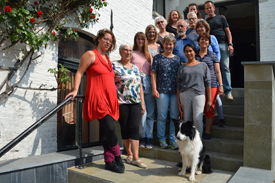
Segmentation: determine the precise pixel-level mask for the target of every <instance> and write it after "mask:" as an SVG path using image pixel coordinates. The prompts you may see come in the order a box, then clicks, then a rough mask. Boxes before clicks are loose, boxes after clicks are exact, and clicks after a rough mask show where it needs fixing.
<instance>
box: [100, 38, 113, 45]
mask: <svg viewBox="0 0 275 183" xmlns="http://www.w3.org/2000/svg"><path fill="white" fill-rule="evenodd" d="M102 39H104V41H107V42H109V43H111V44H112V43H113V41H112V40H111V39H108V38H105V37H104V38H102Z"/></svg>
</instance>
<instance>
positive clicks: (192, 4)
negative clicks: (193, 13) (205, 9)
mask: <svg viewBox="0 0 275 183" xmlns="http://www.w3.org/2000/svg"><path fill="white" fill-rule="evenodd" d="M190 6H196V9H197V17H198V19H201V13H200V11H199V7H198V5H197V4H196V3H190V4H189V5H188V9H189V7H190Z"/></svg>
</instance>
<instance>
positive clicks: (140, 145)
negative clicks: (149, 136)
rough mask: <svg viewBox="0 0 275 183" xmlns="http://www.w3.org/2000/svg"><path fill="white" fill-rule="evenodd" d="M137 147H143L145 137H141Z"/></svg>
mask: <svg viewBox="0 0 275 183" xmlns="http://www.w3.org/2000/svg"><path fill="white" fill-rule="evenodd" d="M139 147H142V148H145V138H141V139H140V141H139Z"/></svg>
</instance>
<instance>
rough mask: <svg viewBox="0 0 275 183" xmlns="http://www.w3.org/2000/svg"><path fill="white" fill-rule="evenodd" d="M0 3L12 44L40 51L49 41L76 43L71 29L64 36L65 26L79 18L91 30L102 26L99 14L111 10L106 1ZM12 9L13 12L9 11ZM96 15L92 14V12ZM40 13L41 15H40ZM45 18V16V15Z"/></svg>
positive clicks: (1, 21) (0, 18)
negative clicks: (103, 10)
mask: <svg viewBox="0 0 275 183" xmlns="http://www.w3.org/2000/svg"><path fill="white" fill-rule="evenodd" d="M35 2H36V3H34V2H33V1H27V0H0V24H4V25H5V30H4V31H3V32H4V34H2V36H7V37H8V38H10V40H11V42H12V44H15V43H17V42H20V43H25V44H27V45H29V46H31V47H33V48H34V50H39V48H40V47H41V46H42V45H44V46H45V47H46V46H47V45H48V42H49V40H53V41H58V40H60V39H64V38H65V39H66V38H69V37H70V38H72V39H73V40H76V39H77V37H78V34H77V32H76V31H73V30H71V29H67V31H66V32H65V34H61V30H63V29H64V25H65V24H68V23H70V22H72V20H71V19H70V18H76V19H77V20H78V22H79V25H80V26H81V27H83V28H87V27H88V26H89V24H94V23H96V22H98V18H97V17H99V16H100V14H98V13H96V11H97V10H99V9H100V8H102V7H105V6H107V2H105V0H40V1H39V0H38V1H35ZM7 6H9V7H10V8H11V9H12V11H10V12H9V11H6V7H7ZM91 8H92V9H93V11H90V9H91ZM39 12H40V14H39ZM41 14H42V15H41Z"/></svg>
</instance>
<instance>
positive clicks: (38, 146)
mask: <svg viewBox="0 0 275 183" xmlns="http://www.w3.org/2000/svg"><path fill="white" fill-rule="evenodd" d="M107 2H108V6H107V7H105V8H103V9H102V10H100V12H99V13H100V14H101V16H100V17H99V18H100V20H99V23H97V24H95V25H92V24H91V25H90V27H89V28H88V29H81V28H80V27H77V26H75V25H74V24H71V25H67V27H72V28H77V29H78V30H79V31H80V32H83V33H86V34H88V35H96V34H97V31H98V30H100V29H102V28H108V29H109V28H110V14H111V9H112V10H113V23H114V29H113V32H114V34H115V36H116V39H117V49H116V50H115V51H114V52H112V53H111V54H110V58H111V60H117V59H119V58H120V56H119V52H118V47H119V46H120V44H121V43H124V42H126V43H130V44H131V45H132V44H133V41H134V35H135V34H136V32H138V31H142V32H144V31H145V28H146V26H147V25H149V24H154V21H153V19H152V5H153V1H152V0H139V1H134V0H130V1H129V0H115V1H113V0H109V1H108V0H107ZM1 46H4V45H1ZM22 46H23V45H22V44H19V45H17V46H16V48H14V49H16V50H7V51H3V52H1V53H0V65H4V66H13V62H14V61H16V59H17V58H20V54H19V53H20V51H19V50H20V49H21V47H22ZM42 50H43V49H42ZM43 51H44V55H43V56H42V57H41V58H39V59H37V60H36V61H34V63H33V64H32V65H31V67H30V69H29V71H28V73H27V75H26V77H25V78H24V80H23V81H22V83H21V86H28V85H29V84H30V82H31V81H32V87H37V86H40V84H41V83H43V84H47V86H48V87H53V86H54V87H56V81H55V78H54V76H53V75H52V74H50V73H48V72H47V70H48V69H49V68H55V67H57V63H58V43H57V42H54V43H50V44H49V46H48V47H47V49H45V50H43ZM24 67H26V66H24ZM24 67H23V68H22V69H21V70H20V71H18V73H16V74H17V75H16V77H15V78H16V80H18V79H19V76H20V75H21V74H22V72H23V71H24ZM6 74H7V72H6V71H2V70H0V83H2V81H3V79H4V78H5V77H6ZM14 82H15V80H14V81H13V83H14ZM0 92H1V91H0ZM56 103H57V92H56V91H54V92H45V91H31V90H27V91H26V90H22V89H17V90H16V91H15V92H14V93H13V94H12V95H11V96H10V97H9V98H8V100H6V101H5V102H4V103H2V104H0V148H2V147H3V146H4V145H6V144H7V143H8V142H10V141H11V140H12V139H13V138H15V137H16V136H17V135H19V134H20V133H21V132H23V131H24V130H25V129H26V128H28V127H29V126H30V125H31V124H33V123H34V122H35V121H37V120H38V119H39V118H41V117H42V116H43V115H44V114H45V113H47V112H48V111H49V110H50V109H52V108H53V107H55V106H56ZM56 131H57V118H56V116H54V117H52V118H51V119H49V120H48V121H47V122H46V123H45V124H43V125H42V126H40V127H39V128H38V129H37V130H35V131H34V132H32V134H31V135H29V136H28V137H27V138H26V139H24V140H23V141H22V142H21V143H19V144H18V145H17V146H15V147H14V148H13V149H12V150H11V151H10V152H8V153H7V154H6V155H4V156H3V157H2V158H1V159H0V160H6V159H14V158H20V157H26V156H32V155H40V154H45V153H51V152H56V149H57V132H56Z"/></svg>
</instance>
